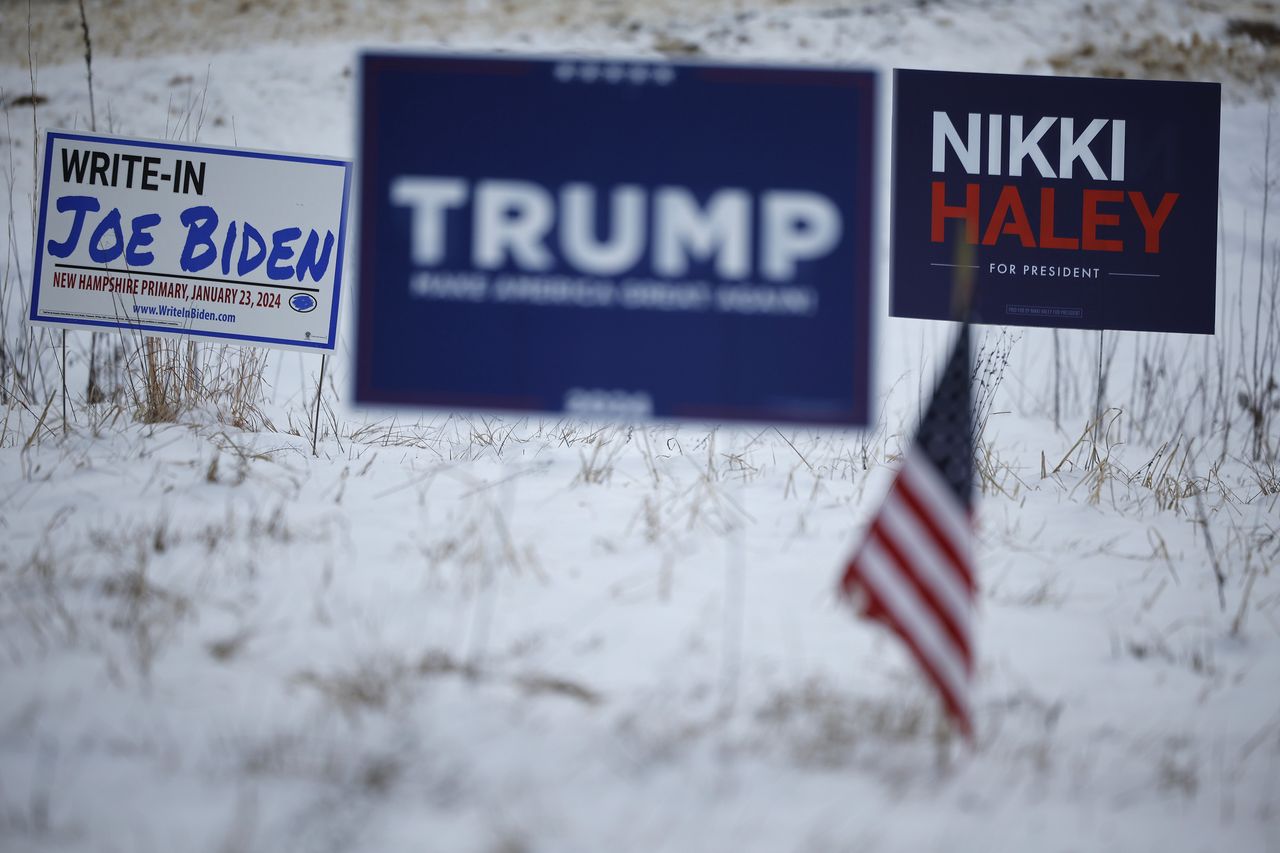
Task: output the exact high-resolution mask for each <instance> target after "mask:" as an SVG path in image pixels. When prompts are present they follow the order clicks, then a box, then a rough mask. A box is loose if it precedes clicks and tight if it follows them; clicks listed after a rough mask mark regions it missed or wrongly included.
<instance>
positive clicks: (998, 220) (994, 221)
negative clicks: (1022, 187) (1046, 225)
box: [982, 186, 1036, 249]
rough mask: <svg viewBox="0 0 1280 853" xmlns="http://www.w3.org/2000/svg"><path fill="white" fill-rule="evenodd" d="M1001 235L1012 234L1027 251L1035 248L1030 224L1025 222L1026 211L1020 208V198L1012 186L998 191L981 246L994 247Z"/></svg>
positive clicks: (1016, 189) (1034, 238)
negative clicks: (998, 196)
mask: <svg viewBox="0 0 1280 853" xmlns="http://www.w3.org/2000/svg"><path fill="white" fill-rule="evenodd" d="M1001 234H1013V235H1014V236H1016V237H1017V238H1018V239H1019V240H1020V241H1022V245H1023V246H1026V247H1027V248H1029V249H1034V248H1035V246H1036V237H1035V234H1033V233H1032V231H1031V223H1030V222H1028V221H1027V211H1026V209H1025V208H1024V207H1023V206H1022V196H1020V195H1018V188H1017V187H1014V186H1007V187H1005V188H1004V189H1002V190H1000V198H998V199H996V209H995V210H994V211H992V213H991V221H990V222H989V223H987V233H986V234H984V235H983V237H982V243H983V245H985V246H994V245H995V242H996V239H997V238H998V237H1000V235H1001Z"/></svg>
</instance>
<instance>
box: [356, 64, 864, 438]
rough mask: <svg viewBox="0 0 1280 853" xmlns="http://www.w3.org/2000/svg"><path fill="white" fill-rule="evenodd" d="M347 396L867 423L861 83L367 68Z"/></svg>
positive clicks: (561, 70) (602, 413) (739, 70)
mask: <svg viewBox="0 0 1280 853" xmlns="http://www.w3.org/2000/svg"><path fill="white" fill-rule="evenodd" d="M360 92H361V105H360V123H361V124H360V126H361V128H362V130H361V146H360V157H359V163H360V228H359V232H360V238H359V281H360V294H359V301H358V318H357V332H356V354H357V355H356V359H357V361H356V400H357V401H358V402H361V403H372V404H409V405H422V406H430V407H448V408H459V409H502V410H516V411H546V412H570V413H574V414H578V415H588V416H597V417H606V418H622V419H639V418H647V417H657V418H673V419H699V420H701V419H710V420H722V419H723V420H754V421H769V422H775V421H793V422H806V423H815V424H863V423H865V422H866V418H867V405H868V347H869V333H870V323H871V317H870V312H869V290H870V289H869V280H870V268H871V265H870V261H871V256H870V250H871V245H870V243H871V226H872V217H871V190H872V176H871V169H872V141H873V137H874V133H873V127H872V118H873V113H874V97H875V77H874V75H873V74H871V73H867V72H862V71H847V70H829V69H801V68H792V67H759V66H751V67H743V66H727V65H711V64H705V65H696V64H671V63H667V62H655V61H651V60H645V61H609V60H582V59H557V60H536V59H510V58H492V57H486V58H481V57H459V56H408V55H382V54H371V55H366V56H364V57H363V58H362V63H361V82H360Z"/></svg>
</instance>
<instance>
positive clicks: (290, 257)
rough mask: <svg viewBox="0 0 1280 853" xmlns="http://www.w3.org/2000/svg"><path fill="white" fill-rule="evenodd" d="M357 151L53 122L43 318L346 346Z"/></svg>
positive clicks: (48, 139)
mask: <svg viewBox="0 0 1280 853" xmlns="http://www.w3.org/2000/svg"><path fill="white" fill-rule="evenodd" d="M350 172H351V164H350V163H348V162H346V161H344V160H332V159H324V158H319V157H304V156H297V155H292V154H274V153H268V152H263V151H246V150H242V149H233V148H219V147H211V146H207V145H188V144H185V143H177V142H159V141H150V140H141V139H123V138H120V137H114V136H102V135H99V134H85V133H69V132H65V131H49V132H48V133H47V134H46V136H45V156H44V181H43V186H42V189H41V194H40V223H39V231H38V241H37V244H36V261H35V276H34V281H33V284H32V295H31V314H30V319H31V321H32V322H35V323H49V324H52V325H57V326H64V327H67V328H93V329H101V328H116V329H127V330H130V331H137V332H143V333H146V334H152V335H181V336H184V337H198V338H209V339H213V340H218V341H223V342H239V343H247V344H261V345H266V346H272V347H284V348H289V349H300V350H321V351H327V350H332V349H333V348H334V340H335V337H336V330H337V324H338V294H339V291H340V284H341V281H342V253H343V245H344V242H345V239H346V227H347V194H348V191H349V188H350V184H351V175H350Z"/></svg>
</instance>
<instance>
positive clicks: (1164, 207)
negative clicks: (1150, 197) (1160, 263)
mask: <svg viewBox="0 0 1280 853" xmlns="http://www.w3.org/2000/svg"><path fill="white" fill-rule="evenodd" d="M1177 200H1178V194H1177V193H1165V194H1164V198H1162V199H1160V206H1159V207H1157V208H1156V212H1155V215H1154V216H1153V215H1152V213H1151V208H1149V207H1147V200H1146V198H1145V197H1143V195H1142V193H1140V192H1131V193H1129V202H1130V203H1131V204H1132V205H1133V209H1134V210H1136V211H1137V212H1138V219H1140V220H1142V230H1143V231H1144V232H1146V235H1147V240H1146V250H1147V252H1148V253H1149V254H1152V255H1155V254H1159V252H1160V229H1161V228H1163V227H1164V221H1165V220H1166V219H1168V218H1169V214H1170V213H1172V212H1173V205H1174V203H1175V202H1177Z"/></svg>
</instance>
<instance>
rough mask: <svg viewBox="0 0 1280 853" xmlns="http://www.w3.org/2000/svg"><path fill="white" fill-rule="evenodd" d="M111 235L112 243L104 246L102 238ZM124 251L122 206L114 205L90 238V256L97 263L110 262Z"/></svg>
mask: <svg viewBox="0 0 1280 853" xmlns="http://www.w3.org/2000/svg"><path fill="white" fill-rule="evenodd" d="M108 234H110V235H111V245H110V246H108V247H107V248H105V249H104V248H102V239H103V238H104V237H106V236H107V235H108ZM123 251H124V232H123V231H121V230H120V208H118V207H113V208H111V212H109V213H108V214H107V215H106V216H104V217H102V221H101V222H99V223H98V227H97V228H95V229H93V236H92V237H90V238H89V257H90V258H92V259H93V262H94V263H95V264H109V263H111V262H112V261H114V260H115V259H116V258H118V257H120V253H121V252H123Z"/></svg>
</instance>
